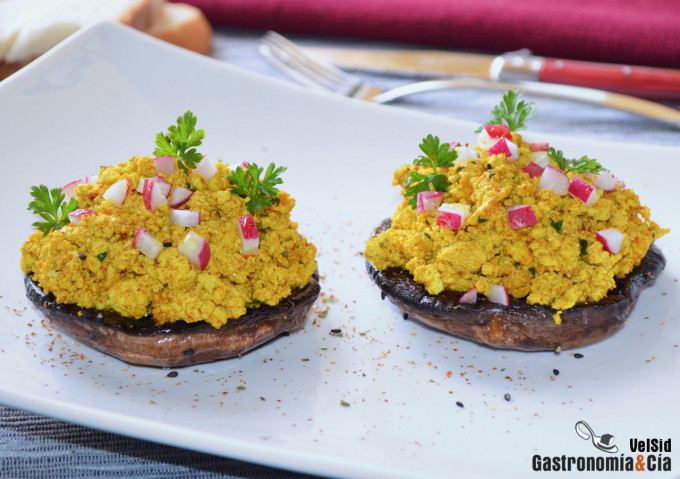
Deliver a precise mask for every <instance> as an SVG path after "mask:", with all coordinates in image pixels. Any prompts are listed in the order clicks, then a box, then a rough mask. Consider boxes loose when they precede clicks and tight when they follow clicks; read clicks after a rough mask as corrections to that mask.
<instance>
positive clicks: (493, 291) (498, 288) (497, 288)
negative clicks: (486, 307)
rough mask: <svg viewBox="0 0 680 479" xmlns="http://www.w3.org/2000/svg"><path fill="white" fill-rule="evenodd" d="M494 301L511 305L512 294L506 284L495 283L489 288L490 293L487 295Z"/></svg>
mask: <svg viewBox="0 0 680 479" xmlns="http://www.w3.org/2000/svg"><path fill="white" fill-rule="evenodd" d="M487 298H488V299H489V301H491V302H492V303H497V304H502V305H503V306H509V305H510V296H508V291H507V290H506V289H505V286H503V285H501V284H494V285H493V286H491V288H489V295H488V296H487Z"/></svg>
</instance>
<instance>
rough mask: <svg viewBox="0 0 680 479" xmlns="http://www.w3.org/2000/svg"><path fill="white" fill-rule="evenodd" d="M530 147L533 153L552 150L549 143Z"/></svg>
mask: <svg viewBox="0 0 680 479" xmlns="http://www.w3.org/2000/svg"><path fill="white" fill-rule="evenodd" d="M529 146H530V147H531V151H532V152H535V151H548V148H550V144H549V143H545V142H541V143H529Z"/></svg>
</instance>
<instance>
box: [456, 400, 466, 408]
mask: <svg viewBox="0 0 680 479" xmlns="http://www.w3.org/2000/svg"><path fill="white" fill-rule="evenodd" d="M456 406H458V407H465V406H463V403H462V402H460V401H456Z"/></svg>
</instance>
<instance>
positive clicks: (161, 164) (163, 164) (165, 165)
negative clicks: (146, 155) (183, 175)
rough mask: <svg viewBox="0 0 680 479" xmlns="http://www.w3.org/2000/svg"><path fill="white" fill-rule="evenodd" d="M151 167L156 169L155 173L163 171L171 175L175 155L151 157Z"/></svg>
mask: <svg viewBox="0 0 680 479" xmlns="http://www.w3.org/2000/svg"><path fill="white" fill-rule="evenodd" d="M153 167H154V168H155V169H156V174H158V173H165V174H166V175H172V174H173V173H174V172H175V157H174V156H159V157H156V158H154V159H153Z"/></svg>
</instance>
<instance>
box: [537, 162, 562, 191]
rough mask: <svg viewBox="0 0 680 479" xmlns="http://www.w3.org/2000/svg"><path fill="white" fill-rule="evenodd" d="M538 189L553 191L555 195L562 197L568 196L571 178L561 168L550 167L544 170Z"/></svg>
mask: <svg viewBox="0 0 680 479" xmlns="http://www.w3.org/2000/svg"><path fill="white" fill-rule="evenodd" d="M538 189H539V190H552V191H553V193H555V194H556V195H560V196H562V195H566V194H567V192H568V191H569V177H568V176H567V174H566V173H565V172H564V171H562V170H560V169H559V168H555V167H554V166H552V165H548V166H546V167H545V169H544V170H543V173H542V174H541V179H540V180H538Z"/></svg>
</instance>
